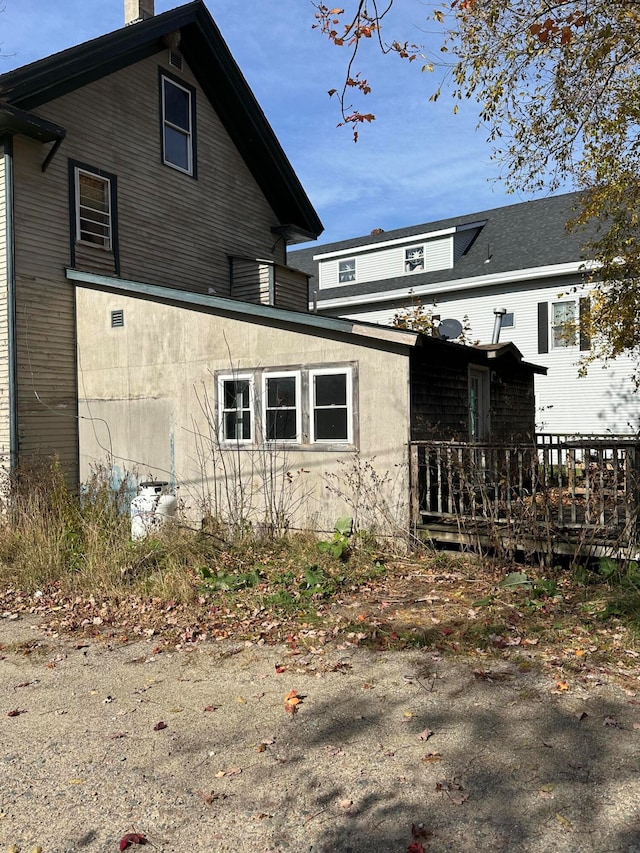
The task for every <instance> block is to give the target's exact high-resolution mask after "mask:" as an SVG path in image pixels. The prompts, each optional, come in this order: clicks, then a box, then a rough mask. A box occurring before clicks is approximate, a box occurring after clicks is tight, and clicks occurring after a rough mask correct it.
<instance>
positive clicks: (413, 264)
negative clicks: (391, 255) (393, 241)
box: [404, 246, 424, 272]
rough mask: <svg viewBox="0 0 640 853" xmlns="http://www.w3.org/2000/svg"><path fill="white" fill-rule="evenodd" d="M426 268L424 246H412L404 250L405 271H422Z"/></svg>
mask: <svg viewBox="0 0 640 853" xmlns="http://www.w3.org/2000/svg"><path fill="white" fill-rule="evenodd" d="M422 270H424V246H411V247H410V248H409V249H405V250H404V271H405V272H421V271H422Z"/></svg>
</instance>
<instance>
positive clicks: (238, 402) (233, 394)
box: [224, 379, 249, 409]
mask: <svg viewBox="0 0 640 853" xmlns="http://www.w3.org/2000/svg"><path fill="white" fill-rule="evenodd" d="M248 406H249V380H248V379H238V380H232V381H226V382H225V383H224V407H225V409H235V408H239V409H246V408H247V407H248Z"/></svg>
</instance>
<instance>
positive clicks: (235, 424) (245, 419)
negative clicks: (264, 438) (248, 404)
mask: <svg viewBox="0 0 640 853" xmlns="http://www.w3.org/2000/svg"><path fill="white" fill-rule="evenodd" d="M224 437H225V439H227V440H231V439H234V438H235V439H239V440H242V441H249V440H250V438H251V416H250V414H249V412H240V411H238V412H225V416H224Z"/></svg>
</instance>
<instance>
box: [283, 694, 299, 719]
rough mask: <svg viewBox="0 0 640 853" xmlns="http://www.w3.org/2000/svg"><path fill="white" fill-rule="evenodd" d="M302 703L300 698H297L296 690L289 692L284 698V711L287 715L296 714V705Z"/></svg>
mask: <svg viewBox="0 0 640 853" xmlns="http://www.w3.org/2000/svg"><path fill="white" fill-rule="evenodd" d="M301 701H302V697H301V696H298V691H297V690H290V691H289V692H288V693H287V695H286V696H285V697H284V709H285V711H287V713H289V714H297V713H298V705H299V704H300V702H301Z"/></svg>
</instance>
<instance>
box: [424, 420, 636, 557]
mask: <svg viewBox="0 0 640 853" xmlns="http://www.w3.org/2000/svg"><path fill="white" fill-rule="evenodd" d="M410 459H411V480H412V507H413V518H414V523H415V524H416V525H420V524H421V523H427V524H428V523H429V522H430V521H431V522H433V521H436V520H440V521H444V522H446V521H455V522H456V523H457V524H458V525H466V526H469V525H470V524H471V523H473V524H474V525H476V526H477V525H478V524H484V525H485V526H487V525H500V527H501V529H502V530H503V531H504V529H512V530H513V529H515V528H516V527H517V528H518V530H519V531H521V532H522V533H525V532H527V531H529V532H530V533H531V534H532V535H534V534H535V535H536V536H538V537H539V536H541V535H543V534H544V536H545V537H547V538H548V537H550V536H556V535H565V536H566V535H567V534H569V533H570V532H571V531H573V532H574V535H579V536H581V537H582V538H584V537H585V536H586V535H587V534H589V535H590V536H591V537H592V538H593V540H594V541H596V540H597V541H599V542H613V541H616V542H621V543H624V544H629V543H637V542H638V541H640V524H639V511H638V510H639V506H640V438H639V437H638V436H590V435H589V436H587V435H582V436H578V435H556V434H550V433H544V434H540V435H538V436H536V439H535V441H531V442H530V443H520V444H513V445H506V444H492V443H478V442H473V443H471V442H444V441H419V442H412V443H411V445H410Z"/></svg>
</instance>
